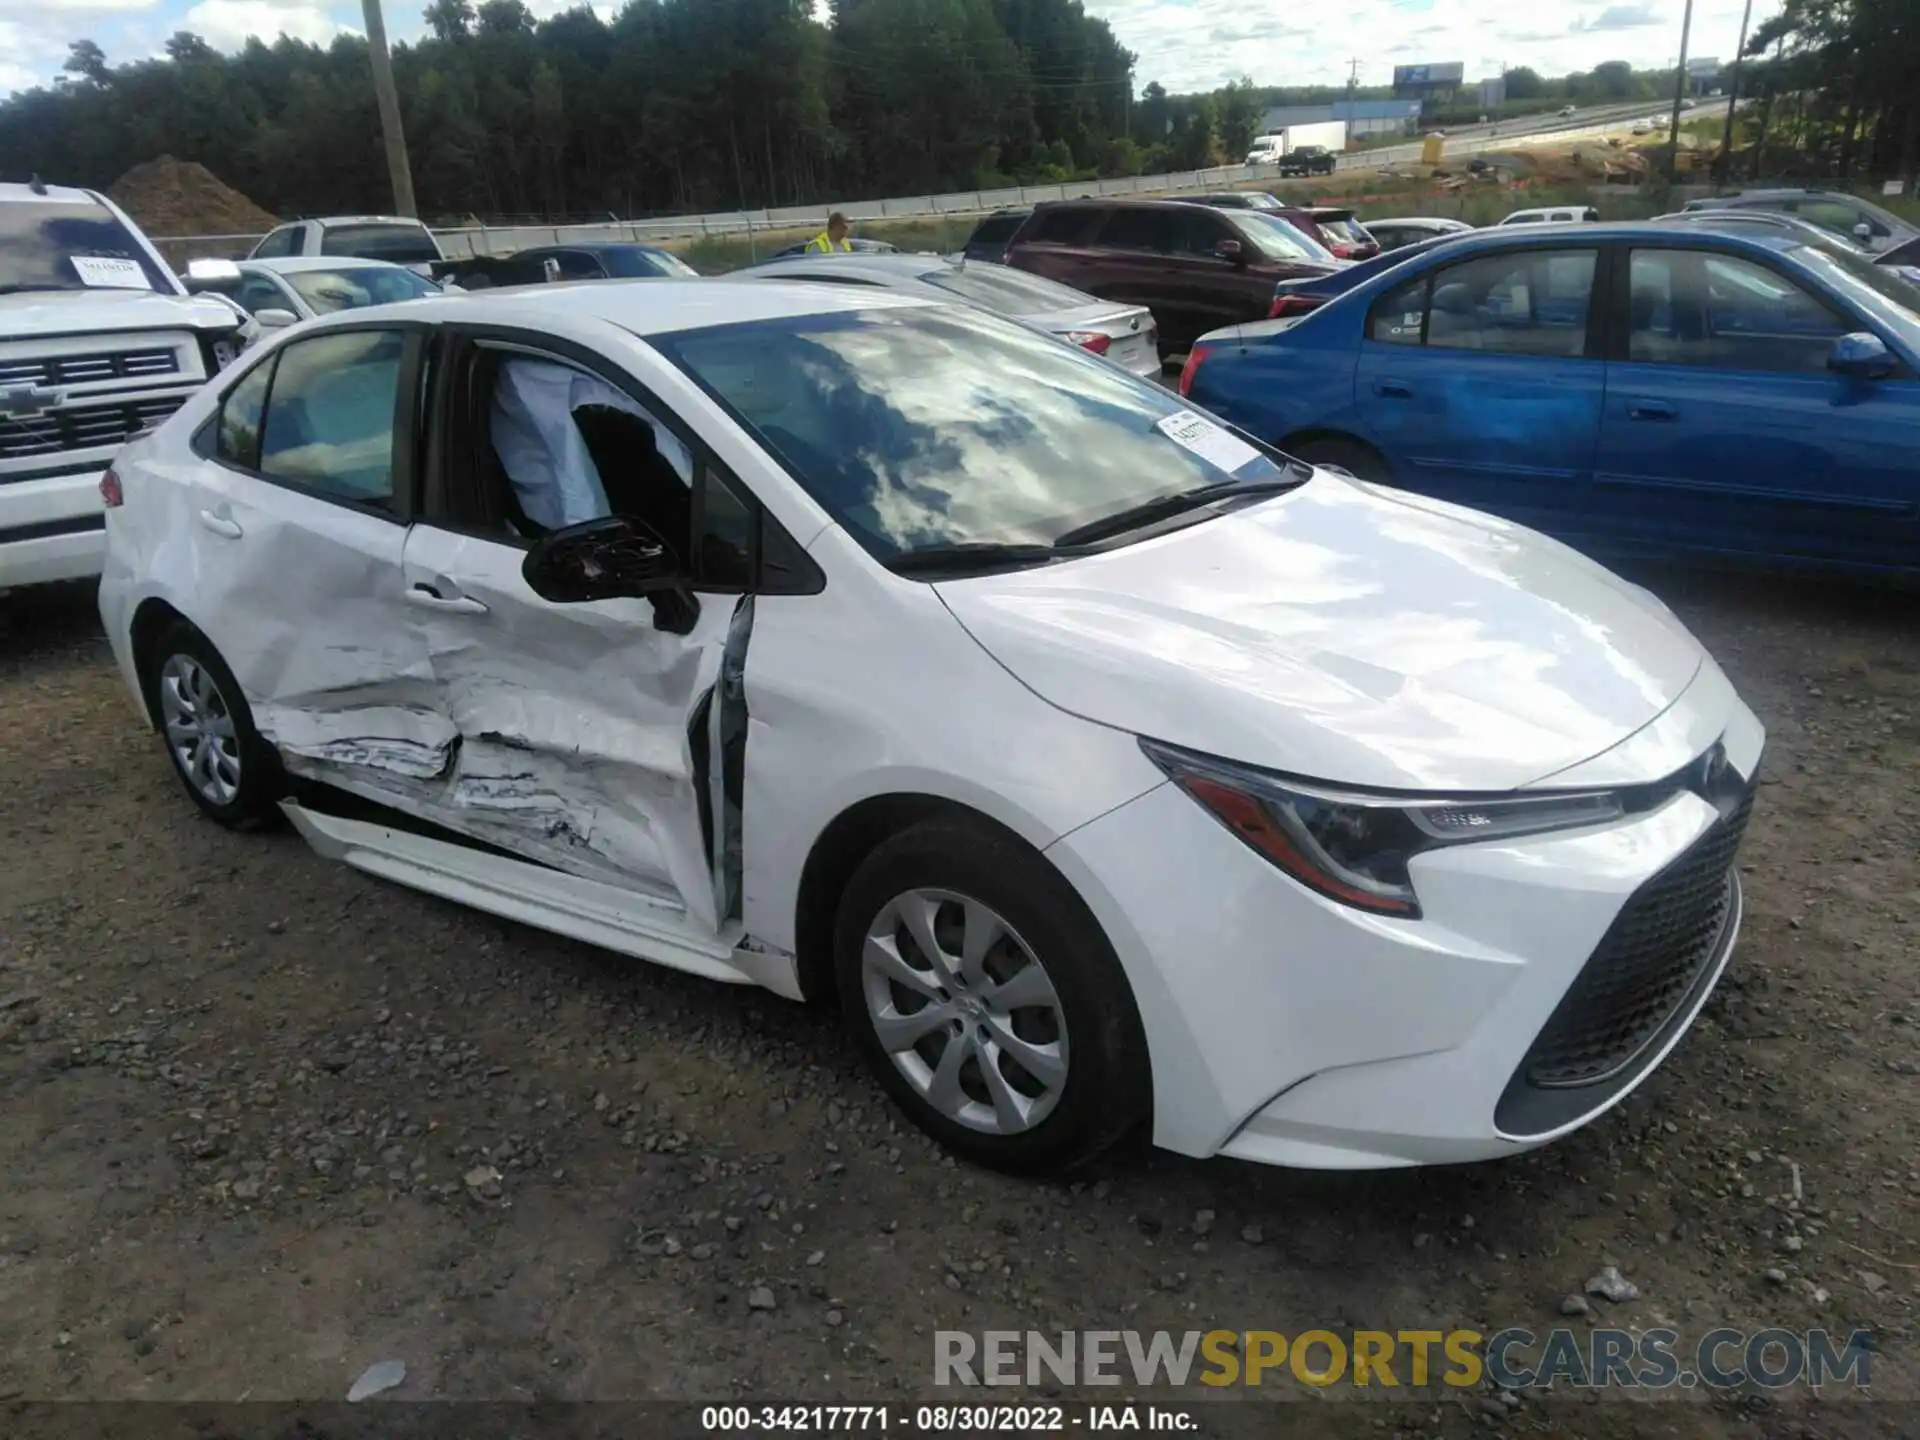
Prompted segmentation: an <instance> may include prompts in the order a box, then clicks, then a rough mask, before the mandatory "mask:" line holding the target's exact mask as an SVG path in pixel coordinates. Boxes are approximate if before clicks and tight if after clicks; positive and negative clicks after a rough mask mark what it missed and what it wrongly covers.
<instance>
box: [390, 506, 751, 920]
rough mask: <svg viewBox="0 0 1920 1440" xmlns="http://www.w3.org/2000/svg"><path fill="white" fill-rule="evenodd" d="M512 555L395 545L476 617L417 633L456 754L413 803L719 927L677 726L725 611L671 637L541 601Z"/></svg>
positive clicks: (728, 629) (718, 644)
mask: <svg viewBox="0 0 1920 1440" xmlns="http://www.w3.org/2000/svg"><path fill="white" fill-rule="evenodd" d="M524 555H525V552H524V551H523V550H520V549H516V548H510V547H507V546H503V545H499V544H495V543H490V542H488V541H485V540H482V539H479V538H477V537H474V536H471V535H460V534H455V533H453V532H451V531H443V530H437V529H434V528H432V527H427V526H416V527H415V529H414V531H413V533H412V535H411V536H410V537H409V539H408V542H407V557H406V567H407V572H408V574H409V576H410V577H412V578H414V579H415V580H419V581H422V582H424V583H433V584H436V585H437V586H438V585H444V586H446V587H449V588H457V590H458V593H460V594H462V595H464V596H467V597H469V598H471V599H473V600H476V601H478V602H480V603H481V604H483V605H485V606H486V610H485V611H484V612H480V613H464V614H463V613H457V612H452V613H444V614H443V613H433V612H426V613H423V614H422V615H421V617H420V619H419V620H418V622H417V623H418V624H419V626H420V627H421V630H422V633H423V635H424V637H425V646H426V651H427V655H428V661H429V664H430V666H431V668H432V671H433V674H434V676H435V678H436V680H437V681H438V684H439V705H440V710H441V713H442V714H443V715H444V716H445V717H446V720H447V722H448V724H449V725H450V727H451V728H452V730H453V731H454V733H455V734H457V735H458V737H459V744H458V746H457V747H456V749H455V750H454V752H453V758H452V764H451V765H450V767H449V768H448V770H447V773H446V774H445V775H444V776H443V777H439V778H437V779H433V780H426V781H421V782H417V784H416V785H415V786H414V787H413V791H414V796H415V799H416V801H417V802H418V803H422V804H425V805H428V806H431V807H432V809H433V813H432V814H430V815H429V816H428V817H427V818H430V819H433V820H435V821H437V822H438V823H440V824H442V825H446V826H449V827H450V828H453V829H455V830H459V831H461V832H463V833H465V834H469V835H472V836H474V837H475V838H476V839H483V840H485V841H487V842H488V843H489V844H491V845H495V846H498V847H499V848H501V849H503V850H507V851H510V852H512V853H514V854H519V855H524V856H526V857H527V858H528V859H530V860H536V861H539V862H540V863H542V864H547V865H552V866H555V867H557V868H559V869H562V870H566V871H568V872H570V873H574V874H579V875H582V876H585V877H588V878H592V879H598V880H605V881H608V882H610V883H615V884H619V885H621V886H623V887H624V888H626V889H629V890H631V891H633V892H635V893H636V894H637V895H640V896H642V897H644V898H646V899H648V900H651V901H654V902H655V903H667V904H672V905H677V906H678V907H679V908H681V909H682V910H683V911H684V913H685V917H686V921H687V923H688V924H689V925H692V926H695V927H697V928H699V929H700V930H702V931H705V932H708V933H712V932H714V931H717V930H718V928H719V926H720V923H721V920H722V918H723V915H724V909H723V903H722V902H723V897H722V896H721V895H720V894H717V893H716V886H715V879H714V869H713V853H712V849H711V847H710V844H709V841H708V837H707V835H706V833H705V832H704V830H703V828H702V826H701V822H700V794H699V790H698V786H699V785H700V783H701V778H702V777H701V775H700V774H699V773H697V771H696V766H695V761H694V754H693V746H692V742H691V737H690V735H689V730H688V726H689V723H690V721H691V720H692V718H693V715H694V712H695V710H696V709H697V707H698V706H699V705H700V703H701V701H702V699H703V697H705V696H707V695H708V694H709V693H710V692H711V691H712V690H713V688H714V685H715V683H716V681H717V680H718V678H719V676H720V671H721V667H722V659H723V654H724V652H725V651H726V649H727V643H728V638H729V635H730V634H731V633H732V631H733V628H734V615H735V611H736V608H737V606H736V603H735V602H734V601H733V600H732V599H731V598H729V597H715V596H706V597H702V598H701V600H700V602H699V614H698V616H697V618H696V619H695V621H694V624H693V627H692V629H691V631H690V632H689V633H687V634H685V635H677V634H672V633H670V632H667V631H663V630H660V629H658V628H657V627H656V626H655V624H654V609H653V606H652V604H651V603H650V602H649V601H646V600H639V599H628V600H605V601H597V602H590V603H582V604H555V603H552V602H549V601H545V600H542V599H540V598H539V597H538V596H536V595H534V594H533V593H532V591H531V590H530V589H528V587H527V585H526V582H525V580H524V579H523V578H522V576H521V574H520V563H521V561H522V560H523V559H524ZM743 643H744V642H743ZM389 778H390V777H389Z"/></svg>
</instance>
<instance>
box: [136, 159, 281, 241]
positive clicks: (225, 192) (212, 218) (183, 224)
mask: <svg viewBox="0 0 1920 1440" xmlns="http://www.w3.org/2000/svg"><path fill="white" fill-rule="evenodd" d="M107 193H108V194H109V195H111V196H112V197H113V199H114V202H115V203H116V204H118V205H119V206H120V207H121V208H122V209H123V210H125V211H126V212H127V213H128V214H129V215H131V216H132V217H133V218H134V220H135V221H136V222H137V223H138V224H139V226H140V228H141V229H142V230H144V231H146V232H147V234H149V235H154V236H161V237H168V236H174V235H260V234H264V233H265V232H266V231H268V230H271V229H272V228H273V227H274V226H275V225H277V224H278V223H279V221H278V220H276V219H275V218H274V217H273V216H272V215H270V214H268V213H267V212H266V211H265V210H262V209H261V208H260V207H259V206H258V205H256V204H254V203H253V201H251V200H249V199H248V198H247V197H246V196H244V195H242V194H241V193H240V192H239V191H238V190H235V189H234V188H233V187H232V186H231V185H227V184H223V183H222V182H221V180H220V178H219V176H217V175H215V174H214V173H213V172H212V171H211V170H209V169H207V167H206V166H204V165H199V164H196V163H194V162H193V161H191V160H176V159H174V158H173V156H171V155H162V156H161V157H160V158H159V159H158V160H149V161H147V162H146V163H145V164H142V165H136V166H134V167H133V169H131V170H129V171H127V173H126V174H124V175H122V176H121V177H120V178H119V179H118V180H116V181H114V182H113V186H112V188H110V189H109V190H108V191H107Z"/></svg>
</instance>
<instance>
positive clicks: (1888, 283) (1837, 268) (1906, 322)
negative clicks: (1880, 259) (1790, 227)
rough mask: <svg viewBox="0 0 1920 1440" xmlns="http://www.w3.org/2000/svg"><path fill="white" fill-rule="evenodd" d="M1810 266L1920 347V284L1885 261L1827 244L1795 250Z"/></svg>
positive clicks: (1878, 318) (1914, 347)
mask: <svg viewBox="0 0 1920 1440" xmlns="http://www.w3.org/2000/svg"><path fill="white" fill-rule="evenodd" d="M1794 254H1795V255H1796V256H1798V257H1799V258H1800V260H1802V261H1803V262H1804V263H1805V264H1806V266H1807V268H1808V269H1810V270H1812V271H1813V272H1814V273H1815V274H1816V275H1818V276H1819V277H1820V278H1821V279H1822V280H1825V281H1826V282H1827V283H1828V284H1829V285H1831V286H1833V288H1834V289H1836V290H1838V291H1839V292H1840V293H1841V294H1842V295H1845V296H1846V297H1847V298H1848V299H1849V300H1851V301H1853V302H1854V304H1856V305H1858V306H1859V307H1860V308H1861V309H1863V310H1865V311H1866V312H1867V313H1868V314H1869V315H1871V316H1873V318H1874V319H1876V320H1878V321H1880V322H1881V323H1882V324H1883V325H1885V326H1886V327H1887V328H1888V329H1889V330H1892V331H1894V332H1895V333H1896V334H1898V335H1899V337H1900V338H1901V339H1902V340H1904V341H1905V342H1906V344H1907V346H1908V347H1909V348H1910V349H1920V286H1916V285H1914V284H1913V282H1912V281H1909V280H1902V279H1901V278H1900V276H1899V275H1898V274H1896V273H1895V272H1894V271H1892V270H1889V269H1888V268H1887V267H1886V266H1884V265H1876V264H1874V263H1873V261H1871V260H1867V259H1864V258H1862V257H1860V256H1858V255H1849V254H1847V253H1846V252H1845V251H1842V250H1832V249H1828V248H1827V247H1826V246H1824V245H1803V246H1801V247H1800V248H1799V249H1797V250H1795V251H1794Z"/></svg>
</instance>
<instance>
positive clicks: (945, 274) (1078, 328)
mask: <svg viewBox="0 0 1920 1440" xmlns="http://www.w3.org/2000/svg"><path fill="white" fill-rule="evenodd" d="M738 273H739V275H740V276H741V277H742V278H747V277H752V278H755V279H767V280H819V281H823V282H826V283H828V284H834V285H873V286H877V287H879V288H880V289H883V290H897V291H904V292H905V293H907V294H912V295H922V296H925V297H927V298H929V299H936V300H956V299H957V300H964V301H966V302H967V303H968V304H972V305H978V306H979V307H980V308H981V309H983V310H992V311H994V312H995V313H997V314H1000V315H1005V316H1007V317H1008V318H1009V319H1013V320H1019V321H1022V322H1024V323H1025V324H1028V325H1031V326H1034V327H1035V328H1036V329H1040V330H1046V331H1048V332H1050V333H1051V334H1054V335H1058V336H1059V337H1060V338H1062V339H1063V340H1067V341H1069V342H1071V343H1072V344H1075V345H1078V346H1080V347H1081V348H1082V349H1083V350H1090V351H1092V352H1093V353H1094V354H1096V355H1104V356H1106V358H1107V359H1109V360H1111V361H1112V362H1113V363H1114V364H1116V365H1118V366H1120V367H1121V368H1122V369H1124V370H1130V371H1132V372H1133V373H1134V374H1135V375H1144V376H1147V377H1149V378H1157V377H1158V376H1159V374H1160V333H1159V330H1158V328H1157V327H1156V326H1155V324H1154V320H1153V313H1152V312H1151V311H1150V310H1148V309H1147V307H1146V306H1144V305H1127V304H1124V303H1116V302H1114V301H1112V300H1097V299H1095V298H1094V297H1093V296H1091V295H1088V294H1086V293H1084V292H1083V291H1079V290H1074V289H1070V288H1069V287H1068V286H1065V285H1061V284H1059V283H1057V282H1055V281H1052V280H1043V279H1041V278H1040V277H1039V276H1038V275H1028V274H1026V273H1024V272H1023V271H1019V270H1009V269H1007V268H1006V267H1005V266H1003V265H991V264H982V263H980V262H977V261H973V262H969V261H954V260H949V259H947V258H946V257H945V256H941V255H861V254H832V255H809V256H799V257H795V258H793V259H791V260H769V261H767V262H765V263H764V264H760V265H754V266H750V267H749V268H747V269H745V270H742V271H739V272H738Z"/></svg>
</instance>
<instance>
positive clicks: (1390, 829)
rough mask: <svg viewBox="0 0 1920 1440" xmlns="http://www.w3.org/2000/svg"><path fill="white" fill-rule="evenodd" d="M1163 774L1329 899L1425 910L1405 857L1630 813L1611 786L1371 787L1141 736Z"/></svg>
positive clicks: (1410, 913) (1363, 906)
mask: <svg viewBox="0 0 1920 1440" xmlns="http://www.w3.org/2000/svg"><path fill="white" fill-rule="evenodd" d="M1140 748H1141V749H1142V750H1144V751H1145V752H1146V755H1147V758H1148V759H1149V760H1151V761H1153V763H1154V764H1155V765H1157V766H1159V767H1160V769H1161V771H1163V772H1164V773H1165V774H1166V776H1167V778H1168V779H1170V780H1172V781H1173V783H1174V784H1176V785H1178V786H1179V787H1180V788H1181V789H1182V790H1184V791H1186V792H1187V794H1189V795H1191V796H1192V797H1193V798H1194V799H1195V800H1197V801H1199V802H1200V804H1201V805H1202V806H1203V807H1205V809H1206V810H1207V811H1208V813H1209V814H1211V815H1212V816H1213V817H1214V818H1215V819H1217V820H1219V821H1220V823H1221V824H1223V825H1225V826H1226V827H1227V829H1229V830H1231V831H1232V832H1233V833H1234V834H1235V835H1237V836H1239V837H1240V839H1241V840H1242V841H1243V842H1245V843H1246V844H1247V845H1248V846H1249V847H1251V848H1252V849H1253V850H1255V851H1257V852H1258V853H1259V854H1260V855H1262V856H1264V857H1265V858H1266V859H1268V860H1269V861H1271V862H1272V863H1273V864H1275V865H1277V866H1279V867H1280V869H1282V870H1283V871H1285V872H1286V873H1287V874H1288V875H1290V876H1292V877H1293V878H1294V879H1295V880H1298V881H1299V882H1300V883H1301V884H1302V885H1305V886H1306V887H1307V888H1308V889H1310V890H1314V891H1316V892H1318V893H1319V894H1321V895H1324V896H1326V897H1327V898H1328V899H1330V900H1338V901H1339V902H1340V903H1341V904H1343V905H1351V906H1353V907H1354V908H1355V909H1357V910H1367V911H1371V912H1372V913H1374V914H1376V915H1395V916H1400V917H1402V918H1405V919H1416V920H1417V919H1418V918H1419V917H1420V901H1419V898H1418V897H1417V896H1416V895H1415V894H1414V893H1413V879H1412V877H1411V875H1409V874H1408V871H1407V864H1408V862H1409V861H1410V860H1412V859H1413V857H1414V856H1415V855H1418V854H1420V853H1421V852H1422V851H1425V850H1435V849H1439V848H1441V847H1443V846H1448V845H1470V844H1478V843H1480V842H1483V841H1487V840H1509V839H1513V838H1515V837H1516V836H1521V835H1538V834H1542V833H1544V832H1546V831H1550V830H1573V829H1578V828H1580V827H1582V826H1586V825H1601V824H1606V823H1608V822H1609V821H1613V820H1617V819H1619V818H1620V817H1621V816H1622V815H1624V814H1626V813H1627V803H1626V797H1624V796H1622V795H1620V794H1616V793H1613V792H1610V791H1549V792H1544V793H1541V794H1537V795H1516V794H1504V795H1497V796H1434V797H1431V798H1428V797H1424V796H1422V797H1412V796H1406V795H1370V794H1366V793H1364V792H1359V791H1347V790H1334V789H1327V788H1324V787H1321V786H1317V785H1306V784H1302V783H1300V782H1298V781H1293V780H1282V779H1280V778H1278V777H1276V776H1273V775H1269V774H1267V773H1265V772H1264V771H1260V770H1254V769H1251V768H1249V767H1246V766H1243V765H1235V764H1233V763H1232V762H1230V761H1225V760H1216V759H1213V758H1212V757H1210V756H1204V755H1195V754H1193V753H1191V752H1189V751H1185V750H1179V749H1175V748H1174V747H1172V746H1170V745H1162V744H1160V743H1159V742H1157V741H1153V740H1147V739H1142V740H1141V741H1140Z"/></svg>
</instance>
